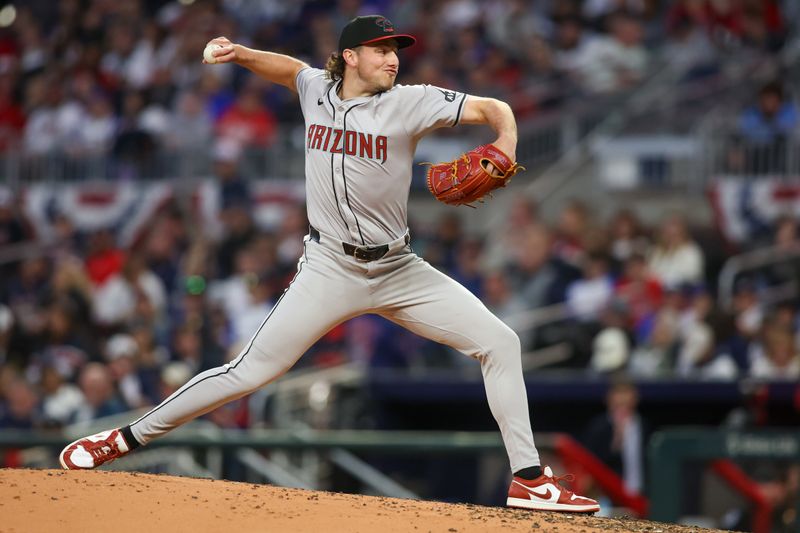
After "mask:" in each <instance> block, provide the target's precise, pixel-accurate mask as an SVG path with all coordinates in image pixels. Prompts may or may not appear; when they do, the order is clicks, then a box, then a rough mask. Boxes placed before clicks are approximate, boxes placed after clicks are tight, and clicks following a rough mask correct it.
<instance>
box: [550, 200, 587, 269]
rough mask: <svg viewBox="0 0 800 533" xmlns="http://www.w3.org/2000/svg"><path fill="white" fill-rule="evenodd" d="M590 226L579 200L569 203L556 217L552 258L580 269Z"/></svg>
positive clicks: (585, 210)
mask: <svg viewBox="0 0 800 533" xmlns="http://www.w3.org/2000/svg"><path fill="white" fill-rule="evenodd" d="M591 225H592V220H591V213H590V212H589V208H588V207H587V205H586V204H585V203H583V202H582V201H579V200H571V201H569V202H568V203H567V205H565V206H564V208H563V209H562V210H561V212H560V213H559V215H558V222H557V226H556V231H555V238H554V240H553V249H552V253H553V256H554V257H556V258H558V259H560V260H561V262H562V263H563V264H565V265H569V266H571V267H573V268H575V269H580V268H581V266H582V265H583V260H584V257H585V254H586V242H585V238H586V235H587V233H589V228H590V227H591Z"/></svg>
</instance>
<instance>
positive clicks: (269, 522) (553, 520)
mask: <svg viewBox="0 0 800 533" xmlns="http://www.w3.org/2000/svg"><path fill="white" fill-rule="evenodd" d="M0 516H2V517H3V518H2V521H0V531H2V532H3V533H10V532H12V531H13V532H19V533H21V532H39V531H41V532H52V531H58V532H64V533H67V532H73V531H74V532H85V531H113V532H114V533H127V532H131V533H141V532H143V531H168V532H170V533H173V532H180V531H187V532H189V531H191V532H192V533H199V532H205V531H209V532H211V531H213V532H219V531H235V532H237V533H244V532H248V531H268V532H271V531H279V532H295V531H297V532H311V533H328V532H339V531H341V532H347V533H351V532H369V533H372V532H381V533H383V532H394V531H410V532H418V533H425V532H428V531H432V532H445V533H449V532H459V533H461V532H468V531H475V532H477V531H501V530H502V531H526V532H531V531H541V532H548V533H549V532H551V531H563V532H572V531H575V532H585V533H590V532H600V531H602V532H608V531H626V532H627V531H633V532H636V531H641V532H647V533H655V532H656V531H661V532H664V533H666V532H681V533H683V532H685V533H688V532H689V531H697V528H688V527H680V526H673V525H666V524H658V523H654V522H646V521H641V520H632V519H609V518H595V517H590V516H580V515H564V514H557V513H542V512H539V513H532V512H527V511H520V510H513V509H504V508H495V507H482V506H478V505H464V504H459V505H454V504H446V503H438V502H423V501H414V500H399V499H395V498H378V497H371V496H354V495H349V494H339V493H331V492H318V491H308V490H297V489H284V488H280V487H273V486H269V485H251V484H247V483H234V482H230V481H214V480H208V479H192V478H181V477H172V476H156V475H150V474H137V473H127V472H101V471H89V472H83V471H76V472H65V471H61V470H9V469H4V470H0Z"/></svg>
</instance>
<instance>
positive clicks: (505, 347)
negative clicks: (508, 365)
mask: <svg viewBox="0 0 800 533" xmlns="http://www.w3.org/2000/svg"><path fill="white" fill-rule="evenodd" d="M521 353H522V346H521V343H520V340H519V335H517V334H516V333H515V332H514V330H512V329H511V328H509V327H508V326H506V325H505V324H502V327H499V328H497V329H496V330H495V331H494V332H493V338H492V340H491V343H490V345H489V354H488V355H489V356H490V357H492V358H494V359H509V360H514V359H519V358H520V355H521Z"/></svg>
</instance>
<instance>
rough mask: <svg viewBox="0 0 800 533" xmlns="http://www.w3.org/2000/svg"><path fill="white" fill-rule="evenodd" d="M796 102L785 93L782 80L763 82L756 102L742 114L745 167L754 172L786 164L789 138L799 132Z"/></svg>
mask: <svg viewBox="0 0 800 533" xmlns="http://www.w3.org/2000/svg"><path fill="white" fill-rule="evenodd" d="M798 125H800V116H798V111H797V106H796V105H795V104H794V102H792V101H791V100H790V99H788V98H786V97H785V95H784V91H783V87H782V86H781V84H780V83H779V82H771V83H768V84H767V85H765V86H763V87H762V88H761V90H760V91H759V94H758V102H757V104H756V105H753V106H750V107H747V108H746V109H744V111H742V113H741V115H740V116H739V134H740V135H741V137H742V139H743V140H744V142H745V147H744V149H745V169H746V170H747V171H749V172H753V173H759V174H764V173H769V172H776V171H780V170H782V169H784V168H785V165H786V150H787V146H786V144H787V141H788V140H789V139H791V138H794V137H795V136H796V135H797V130H798Z"/></svg>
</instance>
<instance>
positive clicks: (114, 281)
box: [94, 254, 166, 326]
mask: <svg viewBox="0 0 800 533" xmlns="http://www.w3.org/2000/svg"><path fill="white" fill-rule="evenodd" d="M165 312H166V291H165V290H164V284H163V283H162V282H161V279H160V278H159V277H158V276H156V275H155V274H154V273H153V272H152V271H151V270H149V269H148V268H147V265H146V264H145V261H144V258H143V257H142V256H141V255H140V254H131V255H129V256H128V257H127V259H126V260H125V265H124V266H123V268H122V271H121V272H120V273H119V274H115V275H113V276H112V277H110V278H109V279H108V280H107V281H106V282H105V283H104V284H103V285H102V286H100V287H98V288H97V290H96V291H95V293H94V313H95V320H96V321H97V322H98V323H100V324H104V325H108V326H113V325H120V324H125V323H129V322H130V321H132V320H133V319H134V318H144V319H146V320H150V321H151V322H152V323H156V322H157V321H158V320H159V319H160V318H161V317H163V316H164V315H165Z"/></svg>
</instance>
